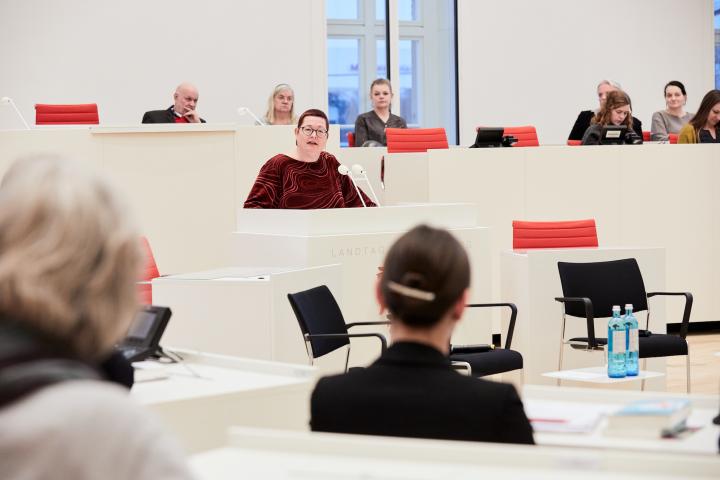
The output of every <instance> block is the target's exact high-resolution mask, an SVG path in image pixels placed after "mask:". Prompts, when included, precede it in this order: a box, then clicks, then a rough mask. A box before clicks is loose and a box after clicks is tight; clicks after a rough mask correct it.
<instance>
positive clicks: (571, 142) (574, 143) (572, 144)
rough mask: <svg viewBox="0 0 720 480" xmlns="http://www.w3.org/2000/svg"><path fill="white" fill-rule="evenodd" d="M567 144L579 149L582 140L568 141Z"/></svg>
mask: <svg viewBox="0 0 720 480" xmlns="http://www.w3.org/2000/svg"><path fill="white" fill-rule="evenodd" d="M567 144H568V145H569V146H571V147H579V146H580V145H582V140H568V141H567Z"/></svg>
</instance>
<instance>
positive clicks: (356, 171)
mask: <svg viewBox="0 0 720 480" xmlns="http://www.w3.org/2000/svg"><path fill="white" fill-rule="evenodd" d="M352 173H353V175H357V176H358V177H361V178H364V179H365V182H366V183H367V185H368V187H369V188H370V193H372V196H373V198H374V199H375V204H376V205H377V206H378V207H379V206H380V201H379V200H378V197H377V195H375V189H374V188H373V186H372V183H370V179H369V178H368V176H367V172H366V171H365V168H363V166H362V165H360V164H358V163H356V164H355V165H353V166H352Z"/></svg>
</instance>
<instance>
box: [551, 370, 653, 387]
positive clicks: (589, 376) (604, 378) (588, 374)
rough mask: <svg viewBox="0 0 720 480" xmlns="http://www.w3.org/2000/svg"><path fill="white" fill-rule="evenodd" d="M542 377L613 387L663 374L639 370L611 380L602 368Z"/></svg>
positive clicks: (564, 371)
mask: <svg viewBox="0 0 720 480" xmlns="http://www.w3.org/2000/svg"><path fill="white" fill-rule="evenodd" d="M542 375H543V377H549V378H556V379H560V380H572V381H575V382H585V383H598V384H602V385H613V384H617V383H628V382H639V381H642V380H648V379H650V378H657V377H662V376H663V375H664V374H663V373H660V372H651V371H649V370H640V372H639V373H638V374H637V375H634V376H627V377H622V378H611V377H608V373H607V366H602V367H586V368H576V369H573V370H558V371H554V372H545V373H543V374H542Z"/></svg>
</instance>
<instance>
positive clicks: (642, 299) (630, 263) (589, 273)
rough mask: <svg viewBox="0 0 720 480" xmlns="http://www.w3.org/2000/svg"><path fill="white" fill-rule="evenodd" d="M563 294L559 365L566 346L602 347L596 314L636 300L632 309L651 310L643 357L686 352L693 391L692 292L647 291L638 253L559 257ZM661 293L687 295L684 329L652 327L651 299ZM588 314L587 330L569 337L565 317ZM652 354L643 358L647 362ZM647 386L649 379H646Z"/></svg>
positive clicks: (642, 337) (602, 315)
mask: <svg viewBox="0 0 720 480" xmlns="http://www.w3.org/2000/svg"><path fill="white" fill-rule="evenodd" d="M558 271H559V272H560V283H561V284H562V290H563V296H562V297H557V298H555V300H556V301H558V302H561V303H562V304H563V307H564V308H563V319H562V330H561V333H560V355H559V359H558V370H562V360H563V347H564V346H565V345H569V346H570V347H572V348H574V349H581V350H585V351H590V352H591V351H598V350H600V351H602V350H603V346H604V345H606V344H607V338H605V337H596V336H595V324H594V320H595V317H598V318H605V317H611V316H612V307H613V305H620V306H621V307H622V306H623V305H625V304H626V303H631V304H632V305H633V312H635V313H637V312H642V311H646V312H647V314H646V321H645V330H644V332H643V331H641V334H640V338H639V343H640V345H639V348H640V351H639V356H640V358H642V359H648V358H655V357H670V356H675V355H685V359H686V368H687V373H686V375H687V391H688V393H690V354H689V350H688V344H687V340H686V339H685V337H686V336H687V332H688V326H689V324H690V312H691V310H692V304H693V296H692V294H691V293H689V292H645V284H644V283H643V279H642V274H641V273H640V267H639V266H638V264H637V261H636V260H635V259H634V258H626V259H623V260H613V261H609V262H589V263H568V262H558ZM658 295H668V296H684V297H685V309H684V311H683V318H682V323H681V325H680V335H668V334H664V333H649V335H648V334H647V332H649V328H650V309H649V306H648V302H647V299H648V298H650V297H655V296H658ZM567 316H570V317H577V318H584V319H585V321H586V322H587V336H586V337H576V338H571V339H569V340H567V341H566V340H565V322H566V317H567ZM646 364H647V360H645V362H644V363H643V368H645V365H646ZM642 388H643V389H644V388H645V381H644V380H643V381H642Z"/></svg>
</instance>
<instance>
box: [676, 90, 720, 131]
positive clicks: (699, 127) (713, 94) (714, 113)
mask: <svg viewBox="0 0 720 480" xmlns="http://www.w3.org/2000/svg"><path fill="white" fill-rule="evenodd" d="M678 143H720V90H710V91H709V92H708V93H706V94H705V96H704V97H703V99H702V101H701V102H700V107H699V108H698V111H697V113H696V114H695V116H694V117H693V118H692V119H691V120H690V121H689V122H688V124H687V125H685V126H684V127H683V128H682V129H681V130H680V134H679V135H678Z"/></svg>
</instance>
